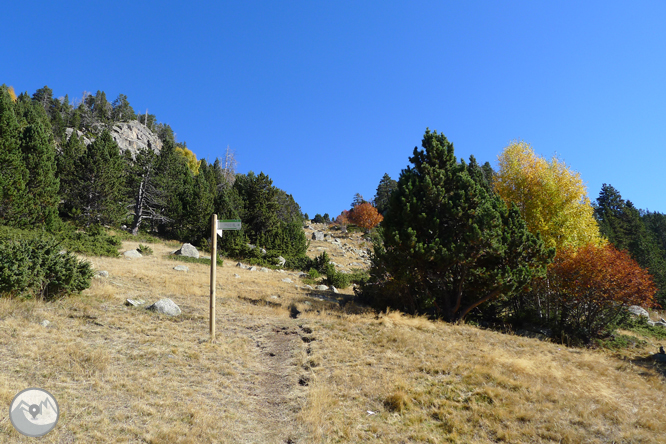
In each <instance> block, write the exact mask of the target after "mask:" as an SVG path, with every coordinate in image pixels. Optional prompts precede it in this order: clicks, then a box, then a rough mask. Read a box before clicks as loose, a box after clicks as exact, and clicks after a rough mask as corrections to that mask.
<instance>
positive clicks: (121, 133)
mask: <svg viewBox="0 0 666 444" xmlns="http://www.w3.org/2000/svg"><path fill="white" fill-rule="evenodd" d="M65 132H66V134H67V139H69V138H70V137H71V135H72V133H73V132H74V130H73V129H72V128H67V129H66V130H65ZM76 134H77V136H78V137H79V139H81V140H83V143H84V144H85V145H86V146H88V145H90V144H91V143H92V142H93V141H94V140H95V139H94V138H90V139H89V138H87V137H85V136H84V134H83V133H82V132H81V131H77V132H76ZM111 137H112V138H113V140H115V141H116V143H117V144H118V147H119V148H120V152H121V153H124V152H125V151H129V152H130V153H132V157H135V156H136V153H137V152H138V151H139V150H140V149H141V148H149V149H151V150H153V151H154V152H155V153H159V152H160V150H161V149H162V141H161V140H160V139H159V137H157V135H156V134H155V133H153V132H152V131H151V130H150V129H148V128H147V127H146V126H145V125H143V124H142V123H139V122H138V121H136V120H132V121H130V122H118V123H115V124H114V125H113V128H112V129H111Z"/></svg>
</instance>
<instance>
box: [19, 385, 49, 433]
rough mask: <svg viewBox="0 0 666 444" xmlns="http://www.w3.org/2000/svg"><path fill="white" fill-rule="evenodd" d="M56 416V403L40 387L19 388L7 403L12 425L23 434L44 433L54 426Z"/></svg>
mask: <svg viewBox="0 0 666 444" xmlns="http://www.w3.org/2000/svg"><path fill="white" fill-rule="evenodd" d="M58 418H60V410H59V409H58V403H57V402H56V400H55V398H54V397H53V395H51V394H50V393H49V392H47V391H46V390H42V389H40V388H28V389H25V390H21V391H20V392H19V393H18V395H16V396H14V399H13V400H12V403H11V404H10V405H9V419H10V421H11V422H12V425H13V426H14V428H15V429H16V430H17V431H18V432H19V433H22V434H24V435H25V436H31V437H38V436H44V435H46V434H47V433H49V432H50V431H51V430H53V428H54V427H55V426H56V424H57V423H58Z"/></svg>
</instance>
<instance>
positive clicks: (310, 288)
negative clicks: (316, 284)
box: [303, 285, 314, 290]
mask: <svg viewBox="0 0 666 444" xmlns="http://www.w3.org/2000/svg"><path fill="white" fill-rule="evenodd" d="M303 288H305V289H306V290H314V288H312V287H311V286H310V285H306V286H305V287H303Z"/></svg>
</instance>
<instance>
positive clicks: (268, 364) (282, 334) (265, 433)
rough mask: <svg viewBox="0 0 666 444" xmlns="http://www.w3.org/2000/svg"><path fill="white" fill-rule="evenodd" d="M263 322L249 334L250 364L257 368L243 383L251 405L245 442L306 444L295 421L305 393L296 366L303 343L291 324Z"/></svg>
mask: <svg viewBox="0 0 666 444" xmlns="http://www.w3.org/2000/svg"><path fill="white" fill-rule="evenodd" d="M265 322H266V323H265V324H263V325H261V326H255V327H252V328H250V330H249V334H250V337H251V338H252V340H253V341H255V343H256V348H255V350H254V353H255V354H256V355H255V356H254V357H253V361H254V362H255V363H256V365H257V368H256V369H255V371H254V374H253V377H252V378H251V380H247V381H245V383H246V387H245V390H246V391H247V396H248V399H250V400H251V401H250V405H249V406H248V407H249V408H248V411H246V412H245V413H246V414H247V415H249V417H248V418H247V421H246V426H245V427H244V428H245V429H246V432H245V439H244V442H248V443H267V444H273V443H276V444H277V443H280V444H284V443H301V442H305V441H304V439H305V436H306V434H305V431H304V430H302V428H301V426H300V424H299V422H298V421H297V418H296V417H297V415H298V413H299V411H300V409H301V408H302V405H303V402H304V400H305V395H306V390H307V387H305V386H304V385H305V383H304V380H303V379H302V376H301V374H302V373H303V369H302V368H301V367H300V366H299V362H300V359H299V356H300V354H301V353H303V350H304V342H303V341H302V339H301V336H300V335H299V329H298V327H297V326H295V325H294V324H293V323H290V322H288V321H287V322H285V320H282V319H277V318H276V319H265Z"/></svg>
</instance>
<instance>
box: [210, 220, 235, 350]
mask: <svg viewBox="0 0 666 444" xmlns="http://www.w3.org/2000/svg"><path fill="white" fill-rule="evenodd" d="M240 229H241V221H240V219H230V220H221V221H219V222H218V221H217V214H213V220H212V222H211V243H212V245H211V249H210V341H211V342H215V282H216V279H217V276H216V274H217V235H218V234H219V235H220V237H222V234H223V233H224V230H240Z"/></svg>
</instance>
